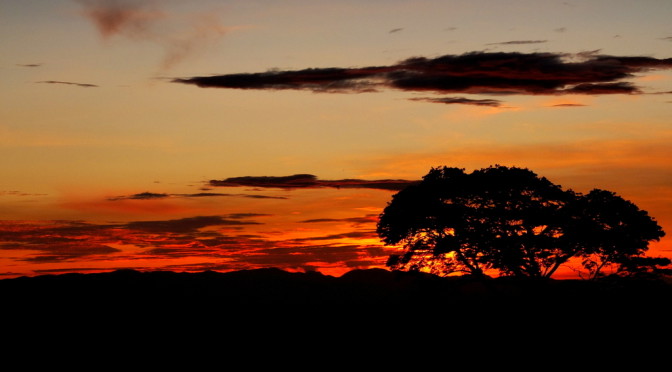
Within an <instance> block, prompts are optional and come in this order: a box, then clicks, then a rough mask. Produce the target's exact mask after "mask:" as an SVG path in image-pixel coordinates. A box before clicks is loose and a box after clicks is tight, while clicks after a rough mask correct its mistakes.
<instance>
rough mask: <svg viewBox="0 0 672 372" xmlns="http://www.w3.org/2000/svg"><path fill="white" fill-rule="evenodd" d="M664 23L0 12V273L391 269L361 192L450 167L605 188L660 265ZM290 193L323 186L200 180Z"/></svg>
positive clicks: (524, 8) (602, 5)
mask: <svg viewBox="0 0 672 372" xmlns="http://www.w3.org/2000/svg"><path fill="white" fill-rule="evenodd" d="M383 5H384V6H383ZM669 14H672V3H668V2H660V1H641V2H628V1H620V0H618V1H600V0H588V1H581V2H566V1H550V0H549V1H531V0H529V1H528V0H511V1H502V2H497V3H496V5H495V4H493V3H492V2H487V1H474V0H470V1H458V0H455V1H433V0H430V1H422V2H417V1H402V0H392V1H386V2H385V3H384V4H382V3H380V2H377V1H372V2H365V3H363V2H361V1H354V0H352V1H351V0H346V1H338V2H334V1H326V0H325V1H322V0H318V1H307V0H291V1H286V2H285V1H283V2H281V3H280V2H278V3H275V2H262V1H231V2H226V3H223V2H221V1H215V0H198V1H191V2H182V1H177V0H174V1H173V0H166V1H152V0H124V1H116V2H114V1H105V0H51V1H47V0H36V1H30V2H19V1H11V0H0V35H2V36H0V47H1V48H2V49H1V50H2V53H3V58H2V62H0V75H1V77H2V80H3V84H2V85H0V102H2V103H1V104H0V171H1V174H2V175H3V177H2V179H0V277H14V276H20V275H36V274H42V273H61V272H90V271H99V270H110V269H116V268H136V269H161V270H178V271H181V270H189V271H199V270H204V269H212V270H222V271H226V270H237V269H244V268H255V267H269V266H274V267H280V268H284V269H288V270H299V271H300V270H319V271H321V272H324V273H327V274H334V275H340V274H341V273H343V272H345V271H347V270H350V269H354V268H367V267H382V266H383V265H384V262H385V261H386V259H387V256H388V255H389V254H390V253H391V252H392V251H393V249H392V248H389V247H384V246H382V244H381V243H380V241H379V240H378V238H377V236H376V234H375V225H376V218H377V216H378V214H379V213H380V212H381V211H382V209H383V208H384V207H385V206H386V204H387V202H389V201H390V199H391V197H392V195H393V193H394V192H395V190H390V189H381V188H376V187H377V186H375V185H374V184H373V182H374V181H376V180H418V179H420V178H421V177H422V176H423V175H424V174H426V173H427V172H428V171H429V169H430V168H431V167H435V166H442V165H446V166H451V167H460V168H465V169H466V170H467V171H471V170H473V169H478V168H482V167H487V166H489V165H493V164H501V165H507V166H518V167H527V168H529V169H531V170H533V171H534V172H536V173H537V174H539V175H541V176H545V177H547V178H549V179H550V180H551V181H552V182H554V183H557V184H560V185H562V186H563V187H564V188H571V189H574V190H576V191H580V192H588V191H589V190H590V189H592V188H602V189H606V190H610V191H614V192H616V193H618V194H619V195H621V196H623V197H624V198H626V199H628V200H631V201H633V202H634V203H635V204H637V205H638V206H639V207H640V208H642V209H645V210H647V211H648V212H649V213H650V215H651V216H653V217H654V218H656V220H657V221H658V222H659V224H660V225H661V226H662V227H663V229H664V230H665V231H667V232H668V236H667V237H665V238H663V240H661V241H660V242H658V243H654V244H652V245H651V249H650V254H651V255H662V256H666V257H672V242H671V240H670V239H671V238H670V237H669V234H670V232H671V231H672V164H671V162H670V161H669V159H671V158H672V150H670V146H669V143H670V142H671V141H672V123H671V122H670V118H671V117H672V70H671V69H670V67H671V66H672V63H671V62H670V61H669V58H670V57H672V44H671V43H672V39H671V38H672V29H670V27H669V19H668V18H669V17H668V16H669ZM467 55H471V56H472V57H471V58H472V59H471V60H469V61H468V62H464V61H463V59H464V58H466V57H464V56H467ZM460 56H462V57H460ZM631 57H637V58H638V59H634V58H631ZM460 58H462V59H460ZM493 58H494V59H497V60H496V61H495V62H493V61H494V59H493ZM506 58H508V59H509V61H517V64H514V65H510V64H507V65H502V66H505V67H497V68H491V67H489V66H494V65H497V64H498V63H503V62H502V61H503V60H504V59H506ZM446 61H450V63H451V64H450V66H451V67H450V68H448V69H447V70H446V71H447V74H448V75H449V76H448V77H446V75H440V74H437V72H438V71H439V70H440V69H439V68H437V66H438V65H439V64H441V63H444V64H445V63H447V62H446ZM441 66H444V65H441ZM512 66H513V67H512ZM309 69H312V70H309ZM458 72H459V74H458ZM451 74H452V75H451ZM213 76H219V79H220V80H218V81H216V82H214V83H213V79H210V78H211V77H213ZM353 76H358V77H359V78H358V79H354V78H353ZM485 76H487V79H486V78H485ZM279 82H280V83H279ZM295 174H309V175H315V177H316V179H317V180H318V183H317V184H315V185H313V186H311V187H296V188H293V189H290V188H262V187H251V186H226V187H225V186H213V185H212V184H210V182H209V181H210V180H225V179H228V178H233V177H250V176H254V177H263V176H272V177H284V176H290V175H295ZM344 180H360V181H361V183H360V184H359V185H357V186H356V187H353V185H350V186H349V187H343V185H344V183H343V181H344ZM327 181H330V182H332V183H329V182H327ZM336 186H338V187H336ZM379 186H380V185H378V187H379ZM565 272H572V271H571V270H569V271H567V270H566V271H565Z"/></svg>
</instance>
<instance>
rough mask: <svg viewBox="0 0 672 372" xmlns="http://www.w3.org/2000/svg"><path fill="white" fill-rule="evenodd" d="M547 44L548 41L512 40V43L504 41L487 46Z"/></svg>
mask: <svg viewBox="0 0 672 372" xmlns="http://www.w3.org/2000/svg"><path fill="white" fill-rule="evenodd" d="M547 42H548V40H512V41H502V42H499V43H490V44H487V45H524V44H543V43H547Z"/></svg>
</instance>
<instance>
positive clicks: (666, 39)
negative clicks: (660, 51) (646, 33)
mask: <svg viewBox="0 0 672 372" xmlns="http://www.w3.org/2000/svg"><path fill="white" fill-rule="evenodd" d="M661 40H665V41H672V36H668V37H663V38H661Z"/></svg>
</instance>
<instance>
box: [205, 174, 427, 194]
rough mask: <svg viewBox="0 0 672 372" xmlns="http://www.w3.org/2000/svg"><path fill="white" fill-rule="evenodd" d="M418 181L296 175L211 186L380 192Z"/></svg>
mask: <svg viewBox="0 0 672 372" xmlns="http://www.w3.org/2000/svg"><path fill="white" fill-rule="evenodd" d="M416 182H418V181H408V180H360V179H342V180H320V179H318V178H317V177H316V176H314V175H312V174H295V175H291V176H245V177H231V178H227V179H224V180H211V181H210V185H211V186H219V187H240V186H247V187H257V188H280V189H305V188H324V187H327V188H365V189H379V190H400V189H403V188H405V187H407V186H408V185H410V184H413V183H416Z"/></svg>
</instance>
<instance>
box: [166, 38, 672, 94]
mask: <svg viewBox="0 0 672 372" xmlns="http://www.w3.org/2000/svg"><path fill="white" fill-rule="evenodd" d="M532 41H534V40H532ZM532 41H527V42H532ZM521 42H522V41H521ZM534 42H538V41H534ZM670 68H672V58H668V59H657V58H653V57H637V56H635V57H623V56H610V55H599V54H597V52H585V53H579V54H559V53H518V52H499V53H488V52H472V53H466V54H462V55H444V56H440V57H436V58H424V57H416V58H409V59H406V60H404V61H401V62H399V63H397V64H394V65H390V66H370V67H359V68H308V69H303V70H292V71H268V72H261V73H236V74H226V75H214V76H196V77H190V78H178V79H173V82H174V83H180V84H190V85H196V86H198V87H202V88H229V89H268V90H283V89H295V90H308V91H313V92H342V93H362V92H377V91H380V90H382V89H397V90H403V91H408V92H433V93H438V94H454V93H466V94H489V95H494V94H521V95H562V94H588V95H601V94H637V93H641V91H640V89H639V87H637V86H636V85H635V84H634V83H632V82H629V81H625V80H626V79H628V78H633V77H634V76H635V74H638V73H644V72H648V71H651V70H656V69H670ZM421 100H422V99H421ZM430 101H431V102H437V103H478V102H467V101H462V102H456V101H452V102H451V99H437V100H430ZM481 103H483V104H487V105H494V104H495V102H481Z"/></svg>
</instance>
